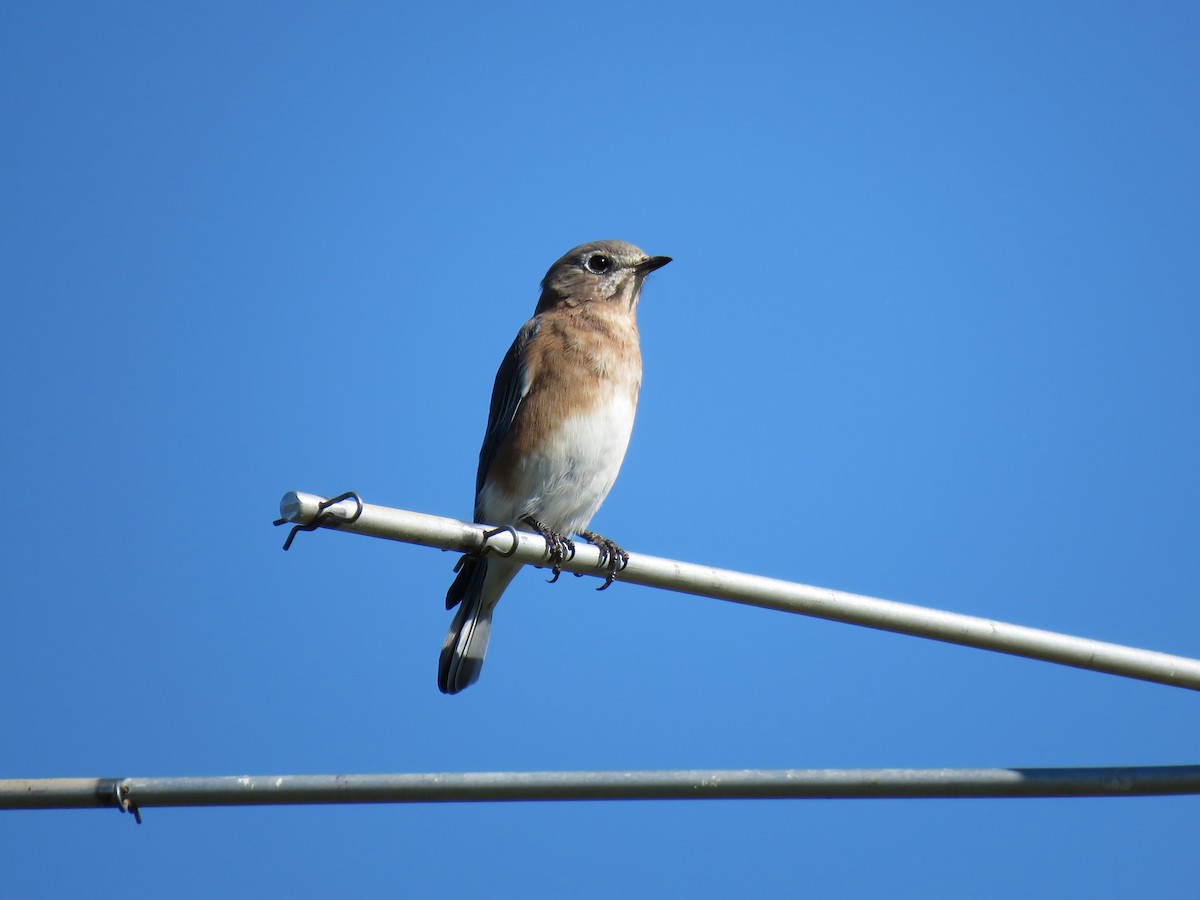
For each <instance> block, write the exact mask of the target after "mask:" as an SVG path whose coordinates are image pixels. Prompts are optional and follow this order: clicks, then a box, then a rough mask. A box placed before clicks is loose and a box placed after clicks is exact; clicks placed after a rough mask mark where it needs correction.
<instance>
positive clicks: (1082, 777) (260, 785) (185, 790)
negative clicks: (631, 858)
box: [0, 766, 1200, 812]
mask: <svg viewBox="0 0 1200 900" xmlns="http://www.w3.org/2000/svg"><path fill="white" fill-rule="evenodd" d="M1197 793H1200V766H1145V767H1138V766H1130V767H1119V768H1099V769H779V770H739V769H733V770H704V769H696V770H685V771H638V772H451V773H441V774H438V773H430V774H403V775H246V776H216V777H208V778H56V779H16V780H11V781H3V780H0V809H68V808H93V807H117V808H122V809H126V810H128V811H131V812H136V811H137V810H139V809H145V808H147V807H154V806H163V807H166V806H177V807H178V806H267V805H295V804H323V803H461V802H488V801H504V802H511V801H530V800H722V799H723V800H734V799H736V800H767V799H810V800H812V799H852V798H857V799H868V798H874V799H887V798H891V799H895V798H907V799H938V798H942V799H945V798H984V797H1134V796H1152V795H1159V796H1160V795H1168V794H1197Z"/></svg>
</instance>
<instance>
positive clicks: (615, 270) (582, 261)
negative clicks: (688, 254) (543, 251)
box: [537, 241, 671, 312]
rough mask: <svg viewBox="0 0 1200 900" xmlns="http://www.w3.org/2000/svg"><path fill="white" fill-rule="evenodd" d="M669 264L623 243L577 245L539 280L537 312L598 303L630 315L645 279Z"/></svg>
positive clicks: (661, 257) (593, 242) (665, 259)
mask: <svg viewBox="0 0 1200 900" xmlns="http://www.w3.org/2000/svg"><path fill="white" fill-rule="evenodd" d="M670 261H671V257H669V256H647V255H646V254H645V253H643V252H642V251H641V250H639V249H638V248H637V247H635V246H633V244H627V243H625V242H624V241H592V242H591V243H590V244H580V245H579V246H578V247H576V248H575V249H574V250H569V251H568V252H567V253H566V254H564V255H563V256H562V257H561V258H560V259H559V260H558V261H557V262H556V263H555V264H554V265H552V266H551V267H550V271H548V272H547V273H546V277H545V278H543V279H542V298H541V300H540V301H539V302H538V308H537V311H538V312H543V311H544V310H547V309H553V308H554V307H556V306H579V305H581V304H584V303H596V302H599V303H613V304H616V305H617V306H618V307H619V308H620V309H622V310H624V311H628V312H632V311H633V310H634V309H635V308H636V307H637V302H638V297H639V295H640V294H641V292H642V282H643V281H644V280H645V278H646V276H647V275H649V274H650V273H651V272H653V271H654V270H655V269H660V268H662V267H663V266H665V265H666V264H667V263H669V262H670Z"/></svg>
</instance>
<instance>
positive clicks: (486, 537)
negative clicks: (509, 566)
mask: <svg viewBox="0 0 1200 900" xmlns="http://www.w3.org/2000/svg"><path fill="white" fill-rule="evenodd" d="M506 531H507V532H508V536H509V537H511V538H512V546H511V547H509V549H508V552H507V553H506V552H504V551H502V550H497V549H496V548H495V547H493V546H492V538H494V537H496V536H497V535H500V534H504V532H506ZM518 541H519V539H518V538H517V529H515V528H513V527H512V526H511V525H501V526H500V527H499V528H489V529H488V530H487V531H485V532H484V533H483V546H482V547H481V548H480V549H479V556H480V557H484V556H487V555H488V554H489V553H495V554H496V555H497V556H499V557H500V558H501V559H508V558H509V557H510V556H512V555H513V554H514V553H516V552H517V548H518V547H519V546H520V543H519V542H518Z"/></svg>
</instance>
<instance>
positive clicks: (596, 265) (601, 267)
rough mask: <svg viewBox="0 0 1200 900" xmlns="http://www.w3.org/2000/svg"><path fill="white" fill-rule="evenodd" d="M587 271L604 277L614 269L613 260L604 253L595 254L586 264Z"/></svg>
mask: <svg viewBox="0 0 1200 900" xmlns="http://www.w3.org/2000/svg"><path fill="white" fill-rule="evenodd" d="M584 265H585V266H587V270H588V271H589V272H592V273H593V274H595V275H603V274H604V273H605V272H607V271H609V270H610V269H611V268H612V258H611V257H608V256H605V255H604V254H603V253H593V254H592V255H591V256H589V257H588V258H587V261H586V262H585V263H584Z"/></svg>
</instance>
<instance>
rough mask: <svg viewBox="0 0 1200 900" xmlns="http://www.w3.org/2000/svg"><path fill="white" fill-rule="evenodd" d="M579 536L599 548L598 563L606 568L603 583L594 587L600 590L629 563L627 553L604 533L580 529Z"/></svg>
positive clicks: (609, 583) (611, 581)
mask: <svg viewBox="0 0 1200 900" xmlns="http://www.w3.org/2000/svg"><path fill="white" fill-rule="evenodd" d="M579 536H580V537H581V538H583V539H584V540H586V541H587V542H588V543H589V544H595V545H596V546H597V547H599V548H600V565H602V566H604V567H605V568H606V569H607V570H608V572H607V575H606V577H605V579H604V584H602V585H600V587H598V588H596V590H598V591H602V590H604V589H605V588H606V587H608V586H609V585H611V584H612V583H613V581H615V580H616V577H617V573H618V572H620V571H621V570H623V569H624V568H625V567H626V566H627V565H629V554H628V553H626V552H625V551H624V550H622V549H621V548H620V547H618V546H617V545H616V544H614V543H613V542H612V541H610V540H609V539H608V538H606V537H604V535H602V534H596V532H594V531H581V532H579Z"/></svg>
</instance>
